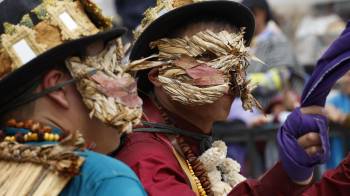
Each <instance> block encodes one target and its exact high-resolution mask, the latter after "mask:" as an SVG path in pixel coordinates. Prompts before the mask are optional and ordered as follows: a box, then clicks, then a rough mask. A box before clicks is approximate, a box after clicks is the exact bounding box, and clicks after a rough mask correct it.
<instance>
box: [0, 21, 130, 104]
mask: <svg viewBox="0 0 350 196" xmlns="http://www.w3.org/2000/svg"><path fill="white" fill-rule="evenodd" d="M125 32H126V29H125V28H113V29H111V30H108V31H105V32H101V33H98V34H95V35H92V36H87V37H83V38H80V39H76V40H72V41H68V42H65V43H63V44H61V45H58V46H56V47H54V48H51V49H50V50H48V51H46V52H44V53H42V54H40V55H38V56H37V57H36V58H34V59H32V60H31V61H29V62H28V63H26V64H24V65H23V66H21V67H20V68H18V69H16V70H15V71H13V72H12V73H10V74H8V75H7V76H5V77H4V78H3V79H1V80H0V92H1V94H5V93H6V94H7V96H2V98H0V100H2V99H3V98H4V97H11V96H8V95H9V94H12V95H16V94H17V91H20V89H19V88H21V87H23V86H26V85H27V84H28V83H30V82H31V81H32V80H33V78H36V77H37V76H39V75H40V74H42V73H44V72H45V71H47V70H49V69H50V68H52V67H55V66H57V64H58V63H62V62H64V60H65V59H66V58H67V57H70V56H74V55H79V54H80V53H81V52H82V51H84V50H85V48H86V46H88V45H90V44H92V43H94V42H96V41H109V40H112V39H114V38H118V37H120V36H121V35H123V34H124V33H125ZM1 103H2V102H1Z"/></svg>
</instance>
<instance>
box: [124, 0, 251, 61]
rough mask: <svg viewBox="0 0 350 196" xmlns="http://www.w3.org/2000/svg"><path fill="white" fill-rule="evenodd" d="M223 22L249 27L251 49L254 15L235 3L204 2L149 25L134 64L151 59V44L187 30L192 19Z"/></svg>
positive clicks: (133, 56) (137, 46) (135, 50)
mask: <svg viewBox="0 0 350 196" xmlns="http://www.w3.org/2000/svg"><path fill="white" fill-rule="evenodd" d="M201 18H203V19H215V20H222V21H225V22H227V23H229V24H232V25H233V26H235V27H237V28H240V27H245V28H246V30H245V32H246V33H245V35H244V38H245V40H246V45H249V44H250V42H251V40H252V38H253V35H254V30H255V20H254V16H253V14H252V13H251V11H250V10H249V9H248V8H246V7H245V6H243V5H242V4H240V3H237V2H234V1H203V2H197V3H192V4H188V5H185V6H182V7H179V8H176V9H174V10H171V11H169V12H167V13H165V14H163V15H161V16H160V17H158V18H157V19H156V20H154V21H153V22H152V23H151V24H149V25H148V26H147V27H146V29H144V31H143V32H142V33H141V35H140V36H139V37H138V38H137V40H136V42H135V44H134V46H133V48H132V51H131V54H130V59H131V60H137V59H140V58H142V57H147V56H149V55H151V54H152V53H154V52H155V51H152V50H151V49H150V47H149V44H150V42H152V41H155V40H158V39H161V38H165V37H166V36H168V35H169V34H170V33H171V32H173V31H174V30H176V29H179V28H181V27H183V26H184V25H185V24H188V23H186V22H187V21H189V20H191V19H196V20H200V19H201Z"/></svg>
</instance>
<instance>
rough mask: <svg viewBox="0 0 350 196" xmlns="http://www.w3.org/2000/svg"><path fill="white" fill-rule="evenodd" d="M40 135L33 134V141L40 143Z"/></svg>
mask: <svg viewBox="0 0 350 196" xmlns="http://www.w3.org/2000/svg"><path fill="white" fill-rule="evenodd" d="M38 138H39V137H38V134H37V133H33V134H32V139H33V141H38Z"/></svg>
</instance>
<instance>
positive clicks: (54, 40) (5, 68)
mask: <svg viewBox="0 0 350 196" xmlns="http://www.w3.org/2000/svg"><path fill="white" fill-rule="evenodd" d="M87 13H89V15H88V14H87ZM31 14H34V15H35V16H36V18H37V19H38V20H39V23H37V24H36V25H34V23H33V21H32V19H31V16H30V15H29V14H26V15H24V16H23V18H22V20H21V22H20V23H19V24H10V23H5V24H3V25H4V29H5V32H4V33H3V34H2V35H1V36H0V63H1V67H0V78H1V77H4V76H5V75H6V74H9V73H11V72H13V71H14V70H16V69H17V68H19V67H21V66H22V65H24V64H26V63H27V62H29V61H30V60H32V59H34V58H35V57H37V56H38V55H39V54H41V53H43V52H46V51H48V50H49V49H51V48H53V47H55V46H58V45H60V44H62V43H64V42H67V41H70V40H74V39H78V38H82V37H85V36H89V35H94V34H96V33H98V32H100V31H101V30H103V29H106V28H110V27H111V26H112V22H111V19H109V18H106V17H103V16H102V14H101V10H100V9H99V8H98V7H97V6H96V5H95V4H94V3H92V2H90V1H89V0H61V1H54V0H43V2H42V4H40V5H39V6H38V7H36V8H34V9H33V10H32V13H31ZM90 18H93V19H96V21H99V22H96V23H95V21H92V20H91V19H90Z"/></svg>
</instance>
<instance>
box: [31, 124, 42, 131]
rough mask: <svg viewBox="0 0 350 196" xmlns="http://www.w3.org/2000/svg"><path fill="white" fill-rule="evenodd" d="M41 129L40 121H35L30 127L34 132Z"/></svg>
mask: <svg viewBox="0 0 350 196" xmlns="http://www.w3.org/2000/svg"><path fill="white" fill-rule="evenodd" d="M40 129H41V126H40V123H38V122H36V123H34V124H33V125H32V127H31V128H30V130H32V131H34V132H38V131H39V130H40Z"/></svg>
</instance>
